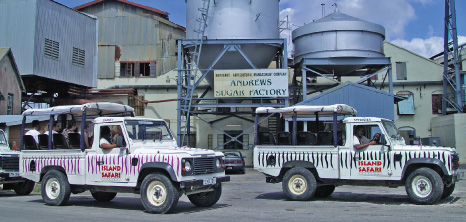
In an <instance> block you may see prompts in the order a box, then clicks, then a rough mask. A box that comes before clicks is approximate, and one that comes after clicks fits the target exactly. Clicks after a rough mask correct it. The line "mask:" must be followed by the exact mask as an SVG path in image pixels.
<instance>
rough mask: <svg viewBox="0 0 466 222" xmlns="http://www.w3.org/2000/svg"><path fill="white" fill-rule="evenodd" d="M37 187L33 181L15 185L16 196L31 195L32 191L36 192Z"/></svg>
mask: <svg viewBox="0 0 466 222" xmlns="http://www.w3.org/2000/svg"><path fill="white" fill-rule="evenodd" d="M35 185H36V183H35V182H34V181H31V180H26V181H24V182H22V183H17V184H16V185H15V187H14V188H13V190H14V191H15V193H16V194H18V195H21V196H23V195H29V194H30V193H31V192H32V190H34V186H35Z"/></svg>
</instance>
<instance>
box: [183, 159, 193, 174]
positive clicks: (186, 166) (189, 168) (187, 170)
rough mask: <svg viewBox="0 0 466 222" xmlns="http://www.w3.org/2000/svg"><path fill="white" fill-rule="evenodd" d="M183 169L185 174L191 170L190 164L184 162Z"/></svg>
mask: <svg viewBox="0 0 466 222" xmlns="http://www.w3.org/2000/svg"><path fill="white" fill-rule="evenodd" d="M184 169H185V171H186V172H189V171H191V169H192V168H191V163H190V162H189V161H186V162H185V163H184Z"/></svg>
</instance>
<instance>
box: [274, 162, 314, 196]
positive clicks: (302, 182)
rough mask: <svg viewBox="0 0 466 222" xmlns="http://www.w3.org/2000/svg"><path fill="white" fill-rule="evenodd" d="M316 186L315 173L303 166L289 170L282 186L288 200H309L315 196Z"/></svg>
mask: <svg viewBox="0 0 466 222" xmlns="http://www.w3.org/2000/svg"><path fill="white" fill-rule="evenodd" d="M316 187H317V183H316V179H315V177H314V175H313V174H312V173H311V171H309V170H307V169H305V168H302V167H295V168H292V169H290V170H288V172H286V173H285V176H284V177H283V182H282V188H283V192H284V193H285V196H286V198H287V199H288V200H300V201H302V200H309V199H311V198H312V197H313V196H314V193H315V191H316Z"/></svg>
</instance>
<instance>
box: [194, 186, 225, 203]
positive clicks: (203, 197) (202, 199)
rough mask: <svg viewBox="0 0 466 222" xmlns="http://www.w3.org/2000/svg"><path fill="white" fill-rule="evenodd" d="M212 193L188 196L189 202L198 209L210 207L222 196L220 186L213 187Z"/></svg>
mask: <svg viewBox="0 0 466 222" xmlns="http://www.w3.org/2000/svg"><path fill="white" fill-rule="evenodd" d="M213 188H214V191H211V192H204V193H197V194H191V195H188V199H189V201H191V203H193V204H194V205H196V206H198V207H210V206H212V205H214V204H215V203H217V201H218V200H219V199H220V196H221V195H222V184H221V183H219V184H217V185H215V186H214V187H213Z"/></svg>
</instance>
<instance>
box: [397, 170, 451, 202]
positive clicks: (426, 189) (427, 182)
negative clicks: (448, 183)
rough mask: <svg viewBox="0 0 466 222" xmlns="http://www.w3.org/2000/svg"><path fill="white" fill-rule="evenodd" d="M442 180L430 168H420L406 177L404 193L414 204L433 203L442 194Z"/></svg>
mask: <svg viewBox="0 0 466 222" xmlns="http://www.w3.org/2000/svg"><path fill="white" fill-rule="evenodd" d="M443 187H444V185H443V181H442V178H441V177H440V175H439V174H438V173H437V172H435V171H434V170H432V169H430V168H420V169H417V170H415V171H414V172H412V173H411V174H409V176H408V178H407V179H406V184H405V188H406V193H407V194H408V196H409V198H410V199H411V201H413V202H414V203H416V204H434V203H436V202H437V201H439V200H440V198H441V197H442V194H443V191H444V189H443Z"/></svg>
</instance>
